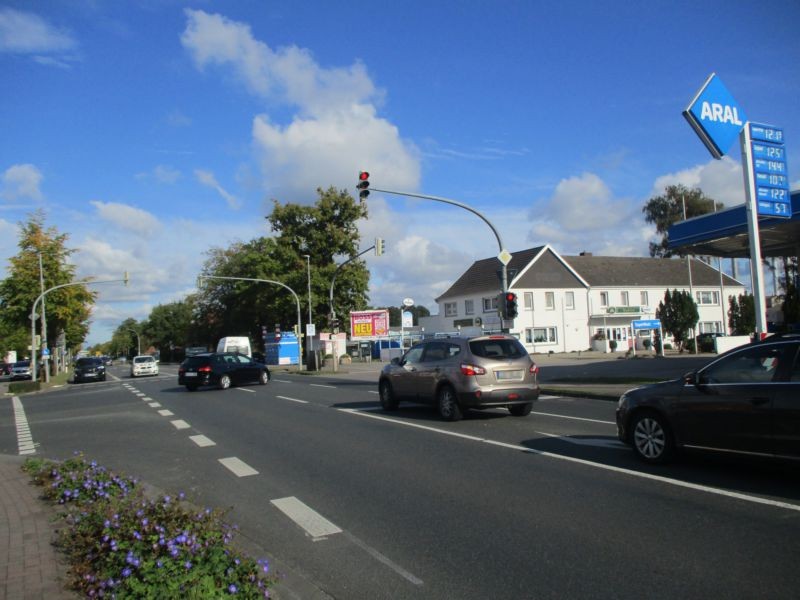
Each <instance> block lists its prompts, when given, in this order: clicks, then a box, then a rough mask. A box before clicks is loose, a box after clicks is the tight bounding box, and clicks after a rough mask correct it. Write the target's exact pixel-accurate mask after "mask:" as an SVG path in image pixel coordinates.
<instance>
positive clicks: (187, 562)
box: [183, 560, 192, 569]
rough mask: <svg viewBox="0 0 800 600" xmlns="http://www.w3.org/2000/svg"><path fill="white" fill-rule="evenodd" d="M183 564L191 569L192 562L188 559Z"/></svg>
mask: <svg viewBox="0 0 800 600" xmlns="http://www.w3.org/2000/svg"><path fill="white" fill-rule="evenodd" d="M183 566H184V567H186V568H187V569H191V568H192V563H191V562H189V561H188V560H187V561H186V562H185V563H183Z"/></svg>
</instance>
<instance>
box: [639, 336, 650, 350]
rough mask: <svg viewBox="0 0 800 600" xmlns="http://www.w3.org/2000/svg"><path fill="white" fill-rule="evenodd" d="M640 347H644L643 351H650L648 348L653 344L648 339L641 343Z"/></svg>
mask: <svg viewBox="0 0 800 600" xmlns="http://www.w3.org/2000/svg"><path fill="white" fill-rule="evenodd" d="M642 345H643V346H644V349H645V350H650V346H652V345H653V342H652V341H651V340H650V339H649V338H648V339H645V340H644V341H643V342H642Z"/></svg>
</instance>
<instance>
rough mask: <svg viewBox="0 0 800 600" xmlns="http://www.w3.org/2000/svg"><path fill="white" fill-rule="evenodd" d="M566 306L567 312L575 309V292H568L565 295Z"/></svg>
mask: <svg viewBox="0 0 800 600" xmlns="http://www.w3.org/2000/svg"><path fill="white" fill-rule="evenodd" d="M564 305H565V306H566V308H567V310H574V309H575V292H567V293H566V294H564Z"/></svg>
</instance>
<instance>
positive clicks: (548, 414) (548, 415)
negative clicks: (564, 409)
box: [531, 412, 616, 425]
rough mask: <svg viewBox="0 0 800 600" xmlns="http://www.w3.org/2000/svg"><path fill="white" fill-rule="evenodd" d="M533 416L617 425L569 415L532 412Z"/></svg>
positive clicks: (611, 422)
mask: <svg viewBox="0 0 800 600" xmlns="http://www.w3.org/2000/svg"><path fill="white" fill-rule="evenodd" d="M531 414H532V415H540V416H543V417H556V418H558V419H572V420H573V421H589V422H590V423H603V424H604V425H616V423H615V422H614V421H601V420H600V419H587V418H586V417H569V416H567V415H554V414H553V413H544V412H531Z"/></svg>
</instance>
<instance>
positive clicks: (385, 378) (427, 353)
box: [378, 334, 539, 421]
mask: <svg viewBox="0 0 800 600" xmlns="http://www.w3.org/2000/svg"><path fill="white" fill-rule="evenodd" d="M538 372H539V368H538V367H537V366H536V363H535V362H534V361H533V360H532V359H531V357H530V356H529V355H528V352H527V351H526V350H525V348H524V347H523V346H522V344H521V343H520V342H519V340H518V339H517V338H515V337H513V336H510V335H505V334H500V335H485V336H479V337H472V338H463V337H452V338H439V339H432V340H425V341H422V342H420V343H418V344H416V345H414V346H412V347H411V348H410V349H409V350H408V351H406V353H405V354H403V356H402V357H399V358H394V359H392V362H391V363H390V364H388V365H386V366H385V367H384V368H383V370H382V371H381V374H380V378H379V380H378V392H379V394H380V402H381V406H382V407H383V409H384V410H395V409H396V408H397V406H398V403H399V402H400V401H401V400H409V401H412V402H422V403H427V404H435V405H436V406H437V408H438V410H439V414H440V415H441V416H442V418H443V419H445V420H447V421H456V420H458V419H460V418H461V417H462V416H463V413H464V411H465V410H466V409H470V408H476V409H483V408H495V407H503V408H508V410H509V412H510V413H511V414H512V415H514V416H517V417H523V416H525V415H528V414H530V412H531V408H532V407H533V403H534V401H536V400H537V399H538V398H539V383H538V381H537V375H538Z"/></svg>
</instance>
